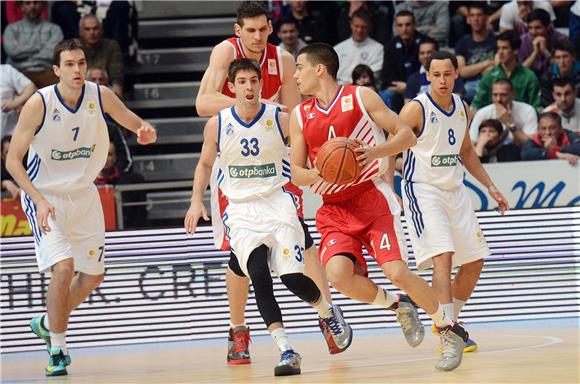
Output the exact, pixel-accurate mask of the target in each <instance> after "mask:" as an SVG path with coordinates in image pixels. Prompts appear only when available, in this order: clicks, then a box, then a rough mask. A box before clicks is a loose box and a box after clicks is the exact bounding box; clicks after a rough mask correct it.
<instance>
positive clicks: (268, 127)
mask: <svg viewBox="0 0 580 384" xmlns="http://www.w3.org/2000/svg"><path fill="white" fill-rule="evenodd" d="M273 126H274V121H272V119H268V120H266V131H269V130H271V129H272V127H273Z"/></svg>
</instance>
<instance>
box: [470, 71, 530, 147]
mask: <svg viewBox="0 0 580 384" xmlns="http://www.w3.org/2000/svg"><path fill="white" fill-rule="evenodd" d="M491 97H492V100H493V103H492V104H490V105H488V106H486V107H483V108H481V109H480V110H478V111H477V112H476V113H475V116H473V121H472V122H471V127H470V128H469V136H470V138H471V140H472V141H476V140H477V137H478V134H479V127H480V126H481V122H482V121H484V120H488V119H497V120H499V121H500V122H501V123H502V125H503V130H504V131H505V132H506V137H505V139H506V142H508V143H514V144H516V145H517V146H519V147H520V148H521V147H522V146H523V145H524V144H525V143H526V142H527V141H528V139H529V136H531V135H533V134H534V133H536V131H537V130H538V120H537V118H536V116H537V115H536V110H535V109H534V107H532V106H531V105H529V104H526V103H522V102H520V101H514V91H513V88H512V84H511V83H510V81H509V80H506V79H501V80H497V81H496V82H495V83H493V86H492V91H491Z"/></svg>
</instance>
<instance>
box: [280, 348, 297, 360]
mask: <svg viewBox="0 0 580 384" xmlns="http://www.w3.org/2000/svg"><path fill="white" fill-rule="evenodd" d="M294 354H295V352H294V350H292V349H288V350H286V351H284V352H282V356H281V358H280V360H282V361H284V360H291V359H292V358H293V357H294Z"/></svg>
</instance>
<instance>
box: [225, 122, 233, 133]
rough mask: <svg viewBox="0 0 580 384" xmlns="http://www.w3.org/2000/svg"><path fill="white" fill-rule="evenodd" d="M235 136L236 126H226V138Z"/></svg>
mask: <svg viewBox="0 0 580 384" xmlns="http://www.w3.org/2000/svg"><path fill="white" fill-rule="evenodd" d="M233 134H234V126H233V125H231V124H228V125H227V126H226V136H231V135H233Z"/></svg>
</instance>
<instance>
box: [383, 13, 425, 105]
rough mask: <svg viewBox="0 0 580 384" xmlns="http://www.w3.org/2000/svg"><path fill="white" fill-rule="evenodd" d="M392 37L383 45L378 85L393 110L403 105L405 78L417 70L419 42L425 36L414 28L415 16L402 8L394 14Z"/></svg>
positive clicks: (405, 86) (418, 64)
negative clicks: (381, 67)
mask: <svg viewBox="0 0 580 384" xmlns="http://www.w3.org/2000/svg"><path fill="white" fill-rule="evenodd" d="M395 30H396V31H397V36H395V37H393V38H392V39H391V41H389V43H388V44H387V45H386V47H385V56H384V59H383V71H382V72H381V78H380V80H381V81H380V83H381V84H380V87H381V88H382V89H384V90H386V93H387V96H388V97H389V99H391V100H392V102H391V103H390V104H389V105H393V107H394V108H393V109H394V110H395V111H399V110H400V109H401V108H402V106H403V94H404V93H405V89H406V88H407V84H406V83H405V81H407V78H408V77H409V76H410V75H411V74H412V73H413V72H415V71H418V70H419V66H420V63H419V43H420V42H421V41H422V40H423V39H424V38H425V35H423V34H422V33H421V32H418V31H417V30H416V29H415V16H414V15H413V13H412V12H409V11H406V10H402V11H399V12H397V15H396V16H395Z"/></svg>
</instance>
